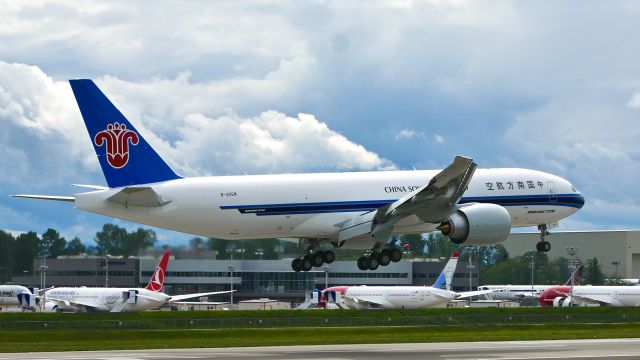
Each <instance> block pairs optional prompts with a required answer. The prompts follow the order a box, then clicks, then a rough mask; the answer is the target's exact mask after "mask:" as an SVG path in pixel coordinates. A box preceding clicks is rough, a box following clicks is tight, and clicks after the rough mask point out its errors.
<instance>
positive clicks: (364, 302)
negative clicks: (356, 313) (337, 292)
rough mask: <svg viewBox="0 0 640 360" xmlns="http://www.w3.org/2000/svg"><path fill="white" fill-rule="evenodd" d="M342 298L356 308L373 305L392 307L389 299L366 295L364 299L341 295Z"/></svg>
mask: <svg viewBox="0 0 640 360" xmlns="http://www.w3.org/2000/svg"><path fill="white" fill-rule="evenodd" d="M342 300H343V302H346V303H347V304H349V303H351V304H353V305H354V306H355V307H357V308H365V307H367V306H369V307H370V306H373V307H382V308H387V309H392V308H393V307H394V306H393V304H392V303H390V302H389V301H387V300H385V299H383V298H379V299H375V298H370V297H368V298H366V299H362V298H359V297H357V296H343V297H342Z"/></svg>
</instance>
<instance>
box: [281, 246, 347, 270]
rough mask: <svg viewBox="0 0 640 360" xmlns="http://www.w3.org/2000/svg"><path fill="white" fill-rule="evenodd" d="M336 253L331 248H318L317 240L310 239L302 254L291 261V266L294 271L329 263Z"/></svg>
mask: <svg viewBox="0 0 640 360" xmlns="http://www.w3.org/2000/svg"><path fill="white" fill-rule="evenodd" d="M335 259H336V254H335V253H334V252H333V251H331V250H319V249H318V242H317V241H310V244H309V247H307V250H306V251H305V253H304V255H303V256H301V257H299V258H297V259H293V261H291V268H292V269H293V271H295V272H299V271H309V270H311V269H312V268H314V267H320V266H322V265H324V264H331V263H332V262H333V261H334V260H335Z"/></svg>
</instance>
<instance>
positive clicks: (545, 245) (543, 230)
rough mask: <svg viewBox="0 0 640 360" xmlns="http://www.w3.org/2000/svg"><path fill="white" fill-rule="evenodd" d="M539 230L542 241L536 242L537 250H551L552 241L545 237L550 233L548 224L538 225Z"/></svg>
mask: <svg viewBox="0 0 640 360" xmlns="http://www.w3.org/2000/svg"><path fill="white" fill-rule="evenodd" d="M538 230H540V241H539V242H538V243H537V244H536V250H538V252H549V250H551V243H549V242H548V241H546V240H545V239H544V237H545V236H547V235H549V234H550V233H549V230H547V225H538Z"/></svg>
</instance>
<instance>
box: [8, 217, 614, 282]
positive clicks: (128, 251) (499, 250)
mask: <svg viewBox="0 0 640 360" xmlns="http://www.w3.org/2000/svg"><path fill="white" fill-rule="evenodd" d="M93 241H94V244H95V245H89V246H86V245H85V244H83V242H82V241H81V240H80V239H79V238H78V237H75V238H73V239H71V240H66V239H65V238H64V237H62V236H61V235H60V233H58V231H56V230H54V229H47V231H45V232H44V233H43V234H42V235H41V236H38V234H36V233H34V232H28V233H24V234H20V235H18V236H17V237H14V236H13V235H11V234H10V233H7V232H3V231H0V282H4V281H7V280H9V279H10V277H11V276H12V275H13V276H15V275H22V274H23V271H25V270H26V271H27V273H28V274H31V273H32V272H33V259H34V258H35V257H38V256H42V255H43V254H46V256H47V257H48V258H56V257H58V256H61V255H79V254H90V255H105V254H110V255H113V256H124V257H128V256H135V255H139V254H140V252H141V251H143V250H144V249H146V248H149V247H152V246H154V245H155V244H156V242H157V238H156V234H155V232H154V231H153V230H149V229H143V228H138V229H137V230H135V231H133V232H129V231H127V229H125V228H123V227H120V226H117V225H114V224H109V223H107V224H104V226H103V227H102V229H101V230H100V231H98V232H96V235H95V237H94V239H93ZM393 241H394V242H395V244H396V246H399V247H400V248H402V249H403V252H404V253H405V257H429V258H448V257H449V256H451V254H452V253H453V252H455V251H460V252H461V258H460V261H461V262H466V261H468V259H469V257H470V256H471V257H472V261H473V262H474V263H479V271H480V283H482V284H490V283H491V284H528V283H529V282H530V281H531V267H530V266H531V265H530V264H531V263H532V262H533V279H534V282H535V283H538V284H543V283H545V284H560V283H564V282H565V281H566V280H567V278H568V277H569V273H570V268H571V266H570V261H569V259H566V258H558V259H555V260H553V261H549V259H548V257H547V255H546V254H545V253H538V252H530V253H527V254H525V255H522V256H515V257H510V256H509V254H508V253H507V251H506V249H505V248H504V247H503V246H502V245H496V246H488V247H461V246H460V245H456V244H454V243H452V242H451V241H450V240H449V239H448V238H447V237H445V236H443V235H442V234H439V233H430V234H426V235H419V234H416V235H402V236H396V237H394V239H393ZM188 246H189V247H190V248H191V249H194V250H201V249H209V250H213V251H216V252H217V254H218V255H217V258H218V259H247V260H249V259H264V260H270V259H278V258H279V256H281V255H282V254H286V255H289V256H298V255H300V254H301V253H302V252H303V251H304V244H302V245H299V244H297V243H293V242H289V241H283V240H280V239H262V240H251V241H230V240H221V239H215V238H206V239H205V238H200V237H195V238H193V239H191V240H190V242H189V245H188ZM336 255H337V259H338V260H355V259H357V258H358V257H359V256H362V251H360V250H341V251H336ZM583 275H584V276H583V277H584V282H585V283H588V284H593V285H597V284H603V283H604V282H605V277H604V275H603V273H602V271H601V269H600V266H599V264H598V259H596V258H594V259H590V260H589V261H587V263H586V266H585V271H584V274H583Z"/></svg>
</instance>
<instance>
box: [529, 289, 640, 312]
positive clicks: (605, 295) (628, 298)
mask: <svg viewBox="0 0 640 360" xmlns="http://www.w3.org/2000/svg"><path fill="white" fill-rule="evenodd" d="M561 293H564V294H568V295H569V297H570V298H571V302H572V303H573V305H577V306H588V305H597V304H602V305H605V306H612V307H637V306H640V286H574V287H573V289H572V288H571V287H570V286H556V287H553V288H550V289H548V290H547V291H545V292H543V293H542V294H541V295H540V299H539V302H540V304H541V305H542V306H558V304H557V302H558V300H556V303H554V300H555V299H556V298H558V297H562V298H564V296H563V295H561Z"/></svg>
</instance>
